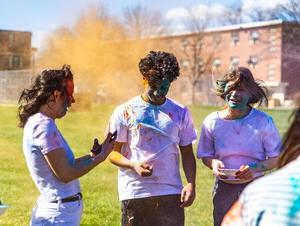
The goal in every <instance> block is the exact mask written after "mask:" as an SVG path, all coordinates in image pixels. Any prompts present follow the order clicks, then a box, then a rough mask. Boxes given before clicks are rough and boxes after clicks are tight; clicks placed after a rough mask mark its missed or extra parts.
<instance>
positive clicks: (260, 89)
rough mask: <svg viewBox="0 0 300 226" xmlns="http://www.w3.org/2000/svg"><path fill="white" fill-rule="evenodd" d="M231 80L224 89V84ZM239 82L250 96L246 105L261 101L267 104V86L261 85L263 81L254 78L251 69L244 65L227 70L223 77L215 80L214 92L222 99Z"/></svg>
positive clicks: (260, 102)
mask: <svg viewBox="0 0 300 226" xmlns="http://www.w3.org/2000/svg"><path fill="white" fill-rule="evenodd" d="M228 82H232V84H231V85H230V87H229V89H228V90H226V91H225V87H226V84H227V83H228ZM241 84H244V85H245V87H247V89H248V90H249V91H250V93H251V98H250V100H249V102H248V105H252V104H258V106H259V105H261V104H262V103H263V102H264V103H265V104H266V105H268V97H267V92H268V90H267V88H266V87H265V86H264V85H263V81H261V80H255V79H254V77H253V75H252V73H251V71H250V70H249V69H248V68H246V67H238V68H235V69H232V70H230V71H229V72H227V73H226V74H225V75H224V77H223V78H222V79H220V80H217V81H216V94H217V95H218V96H220V97H221V98H222V99H225V96H226V95H227V94H228V93H229V92H230V91H231V90H233V89H236V88H237V87H238V86H240V85H241Z"/></svg>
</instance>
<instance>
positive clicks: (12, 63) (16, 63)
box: [9, 55, 23, 69]
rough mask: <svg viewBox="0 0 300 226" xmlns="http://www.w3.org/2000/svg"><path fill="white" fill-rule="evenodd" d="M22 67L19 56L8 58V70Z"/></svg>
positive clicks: (21, 59) (21, 60)
mask: <svg viewBox="0 0 300 226" xmlns="http://www.w3.org/2000/svg"><path fill="white" fill-rule="evenodd" d="M22 67H23V58H22V57H21V56H16V55H13V56H10V57H9V68H10V69H20V68H22Z"/></svg>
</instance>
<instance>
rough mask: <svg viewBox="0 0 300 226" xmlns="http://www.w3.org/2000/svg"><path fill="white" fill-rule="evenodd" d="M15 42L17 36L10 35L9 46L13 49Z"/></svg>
mask: <svg viewBox="0 0 300 226" xmlns="http://www.w3.org/2000/svg"><path fill="white" fill-rule="evenodd" d="M14 42H15V36H14V34H9V35H8V46H9V47H13V46H14Z"/></svg>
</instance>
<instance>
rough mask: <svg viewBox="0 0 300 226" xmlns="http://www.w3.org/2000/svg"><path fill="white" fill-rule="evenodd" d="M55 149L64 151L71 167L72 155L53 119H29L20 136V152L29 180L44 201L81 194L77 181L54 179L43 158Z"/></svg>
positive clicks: (42, 116) (38, 114)
mask: <svg viewBox="0 0 300 226" xmlns="http://www.w3.org/2000/svg"><path fill="white" fill-rule="evenodd" d="M58 148H63V149H64V150H65V152H66V155H67V158H68V161H69V164H74V163H75V159H74V154H73V152H72V150H71V149H70V147H69V145H68V144H67V142H66V141H65V139H64V138H63V136H62V135H61V133H60V132H59V130H58V129H57V127H56V125H55V122H54V121H53V119H51V118H49V117H47V116H45V115H43V114H42V113H36V114H34V115H33V116H31V117H30V118H29V119H28V121H27V123H26V125H25V127H24V135H23V151H24V155H25V158H26V163H27V167H28V169H29V171H30V174H31V177H32V179H33V181H34V183H35V184H36V186H37V188H38V190H39V191H40V193H41V197H42V198H43V199H44V200H47V201H53V200H58V199H62V198H65V197H69V196H72V195H74V194H77V193H78V192H80V185H79V181H78V180H73V181H71V182H69V183H64V182H62V181H60V180H58V179H57V177H56V176H55V175H54V173H53V172H52V170H51V168H50V166H49V165H48V163H47V161H46V159H45V157H44V155H45V154H47V153H49V152H51V151H53V150H55V149H58Z"/></svg>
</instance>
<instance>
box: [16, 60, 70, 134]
mask: <svg viewBox="0 0 300 226" xmlns="http://www.w3.org/2000/svg"><path fill="white" fill-rule="evenodd" d="M66 79H71V80H72V79H73V74H72V72H71V70H70V66H69V65H63V67H62V69H61V70H44V71H42V73H41V74H39V75H37V76H36V78H35V80H34V82H33V84H32V85H31V87H30V88H29V89H24V90H23V91H22V93H21V95H20V98H19V101H18V103H19V104H20V105H19V109H18V117H19V120H20V122H19V127H21V128H23V127H24V126H25V124H26V122H27V120H28V118H29V117H30V116H32V115H34V114H35V113H37V112H38V111H39V109H40V107H41V106H42V105H44V104H46V103H47V102H48V100H49V97H50V96H51V95H52V94H53V93H54V91H55V90H59V91H64V90H65V86H66V84H65V81H66Z"/></svg>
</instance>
